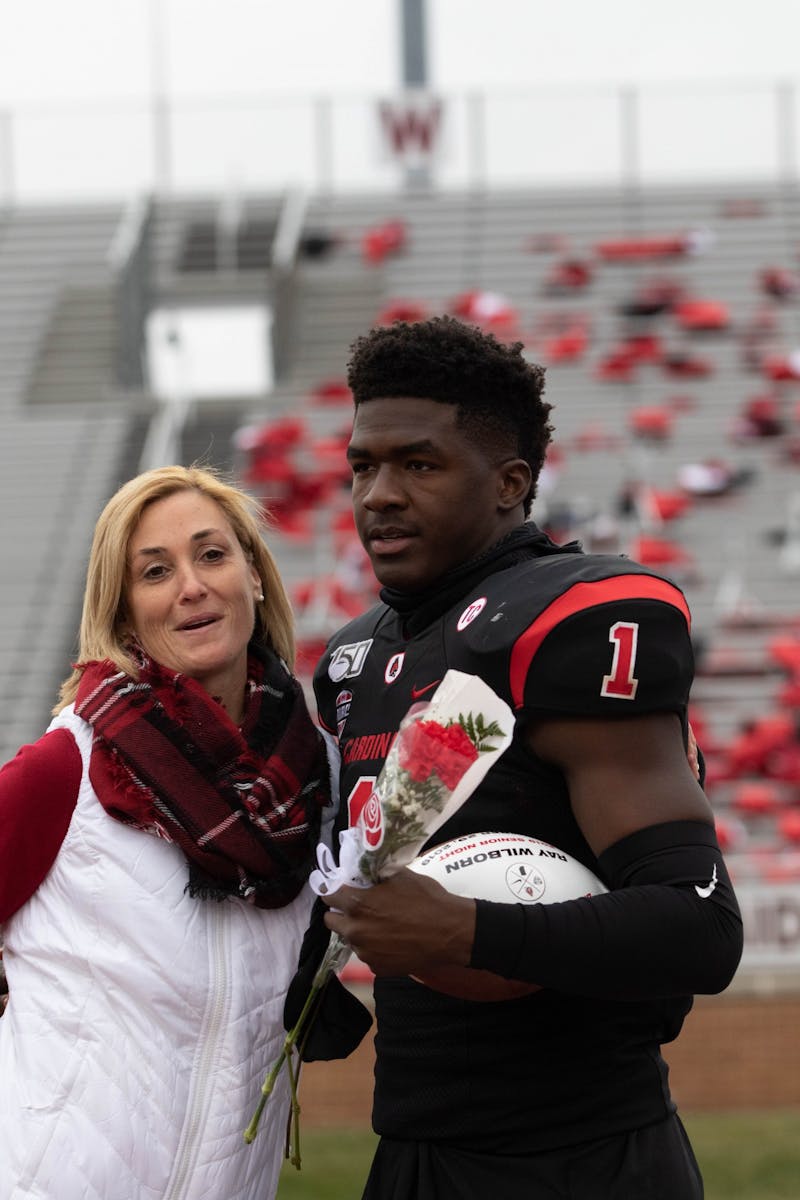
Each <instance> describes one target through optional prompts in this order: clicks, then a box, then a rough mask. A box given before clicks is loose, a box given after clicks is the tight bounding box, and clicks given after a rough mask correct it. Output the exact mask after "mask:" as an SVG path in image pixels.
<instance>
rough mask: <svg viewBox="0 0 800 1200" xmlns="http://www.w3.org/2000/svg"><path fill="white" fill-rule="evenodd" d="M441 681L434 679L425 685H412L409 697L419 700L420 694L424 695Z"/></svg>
mask: <svg viewBox="0 0 800 1200" xmlns="http://www.w3.org/2000/svg"><path fill="white" fill-rule="evenodd" d="M441 682H442V681H441V679H434V681H433V683H428V684H426V685H425V687H421V688H418V687H412V689H411V699H412V700H419V698H420V696H424V695H425V693H426V692H430V691H431V690H432V689H433V688H435V687H438V686H439V684H440V683H441Z"/></svg>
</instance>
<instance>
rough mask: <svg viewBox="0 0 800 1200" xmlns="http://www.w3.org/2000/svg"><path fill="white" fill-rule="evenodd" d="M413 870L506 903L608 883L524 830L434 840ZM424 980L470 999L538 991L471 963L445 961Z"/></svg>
mask: <svg viewBox="0 0 800 1200" xmlns="http://www.w3.org/2000/svg"><path fill="white" fill-rule="evenodd" d="M408 865H409V870H411V871H416V872H418V873H419V874H420V875H427V876H429V877H430V878H431V879H435V880H436V881H437V883H440V884H441V885H442V887H444V888H446V889H447V891H449V892H452V893H453V894H454V895H456V896H472V897H475V899H479V900H496V901H500V902H501V903H506V904H513V903H517V904H553V903H555V902H556V901H559V900H575V899H578V898H579V897H580V896H597V895H600V894H601V893H602V892H607V891H608V888H607V887H606V886H605V884H603V883H602V882H601V881H600V880H599V879H598V878H597V876H596V875H595V874H594V873H593V872H592V871H590V870H589V868H588V867H585V866H584V865H583V863H580V862H578V860H577V859H576V858H573V857H572V855H571V854H567V853H566V852H565V851H564V850H559V849H558V847H557V846H551V845H550V843H549V842H543V841H541V840H540V839H539V838H534V837H528V836H526V835H525V834H522V833H474V834H470V835H468V836H466V837H460V838H453V840H452V841H449V842H443V843H442V844H441V845H440V846H434V847H433V849H432V850H428V851H426V852H425V853H424V854H420V855H419V856H418V857H417V858H415V859H414V860H413V862H410V863H409V864H408ZM420 982H422V983H424V984H426V985H427V986H428V987H432V988H434V989H436V990H437V991H440V992H445V993H447V994H448V995H450V996H458V997H460V998H462V999H467V1000H510V999H515V998H517V997H519V996H524V995H527V994H528V993H530V992H535V991H538V990H539V989H538V987H537V985H536V984H529V983H523V982H522V981H520V980H514V979H505V978H504V977H503V976H502V975H495V974H493V973H492V972H491V971H480V970H476V969H474V968H472V967H440V968H436V969H431V970H429V971H427V972H426V974H425V977H424V978H420Z"/></svg>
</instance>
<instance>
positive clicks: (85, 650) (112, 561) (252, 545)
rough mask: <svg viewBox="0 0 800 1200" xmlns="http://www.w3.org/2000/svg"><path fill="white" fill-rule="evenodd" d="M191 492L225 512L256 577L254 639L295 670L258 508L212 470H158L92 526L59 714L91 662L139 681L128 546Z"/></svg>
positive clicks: (290, 626)
mask: <svg viewBox="0 0 800 1200" xmlns="http://www.w3.org/2000/svg"><path fill="white" fill-rule="evenodd" d="M187 491H196V492H200V493H201V495H203V496H207V497H208V498H209V500H213V501H214V502H215V503H216V504H218V505H219V507H220V508H221V509H222V511H223V512H224V514H225V516H226V517H227V519H228V521H229V522H230V525H231V527H232V529H233V531H234V533H235V534H236V537H237V538H238V540H239V544H240V545H241V547H242V549H243V550H244V553H245V555H246V556H247V558H248V560H249V561H250V562H251V563H252V564H253V566H254V567H255V569H256V571H257V572H258V576H259V579H260V580H261V585H262V590H263V592H264V599H263V600H259V601H257V602H256V624H255V630H254V632H253V638H254V639H255V640H256V641H257V642H258V641H260V642H261V643H262V644H263V645H266V646H269V647H271V648H272V649H273V650H275V652H276V653H277V654H279V655H280V657H281V658H282V659H284V661H285V662H286V663H287V664H288V665H289V667H290V668H291V669H293V668H294V661H295V637H294V616H293V614H292V608H291V604H290V603H289V597H288V596H287V594H286V589H285V588H284V586H283V581H282V579H281V577H280V574H279V572H278V568H277V565H276V563H275V560H274V558H273V557H272V554H271V553H270V551H269V550H268V549H267V545H266V543H265V541H264V538H265V536H266V534H267V533H268V531H269V524H268V521H267V518H266V516H265V514H264V513H263V511H262V510H261V508H260V506H259V505H258V503H257V501H256V500H255V499H253V497H252V496H248V495H247V493H246V492H243V491H242V490H241V489H240V488H238V487H234V486H233V485H232V484H230V483H226V482H225V481H224V480H223V478H222V477H221V475H219V474H218V472H216V471H215V470H213V469H212V468H209V467H196V466H192V467H180V466H172V467H156V468H155V469H154V470H152V471H145V472H143V473H142V474H141V475H137V476H136V477H135V478H134V479H131V480H129V481H128V482H127V483H125V484H123V485H122V487H121V488H120V489H119V491H117V492H115V494H114V495H113V496H112V497H111V499H110V500H109V501H108V503H107V504H106V506H105V508H104V509H103V511H102V513H101V514H100V518H99V520H98V522H97V525H96V526H95V531H94V538H93V540H92V548H91V551H90V553H89V565H88V568H87V572H86V590H85V592H84V598H83V614H82V616H81V625H80V634H79V642H78V661H77V664H76V666H75V668H74V670H73V672H72V674H71V675H70V676H69V678H68V679H65V680H64V683H63V684H62V685H61V690H60V693H59V698H58V703H57V704H56V706H55V708H54V709H53V712H54V713H58V712H60V711H61V709H62V708H64V706H65V705H67V704H71V703H72V701H73V700H74V699H75V696H76V694H77V691H78V684H79V682H80V678H81V674H82V672H83V665H84V664H85V663H87V662H91V661H93V660H98V659H100V660H102V659H110V660H111V662H113V663H114V664H115V665H116V666H117V667H118V668H119V670H121V671H124V672H125V674H126V675H130V676H131V678H133V679H136V678H137V675H138V673H137V670H136V666H135V664H134V662H133V660H132V659H131V657H130V655H129V654H128V653H127V652H126V649H125V643H126V640H127V637H126V628H125V624H126V619H127V613H126V607H125V593H126V588H125V582H126V577H127V566H128V545H129V543H130V539H131V536H132V534H133V532H134V530H135V529H136V526H137V525H138V523H139V520H140V518H141V516H142V513H143V512H144V509H145V508H146V507H147V505H148V504H152V503H153V502H154V501H155V500H163V499H164V497H165V496H171V495H173V493H175V492H187ZM127 636H129V635H127Z"/></svg>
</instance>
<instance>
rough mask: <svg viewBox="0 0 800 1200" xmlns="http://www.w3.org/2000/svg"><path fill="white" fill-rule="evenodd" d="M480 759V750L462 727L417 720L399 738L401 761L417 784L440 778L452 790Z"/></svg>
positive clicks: (399, 759)
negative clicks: (433, 776)
mask: <svg viewBox="0 0 800 1200" xmlns="http://www.w3.org/2000/svg"><path fill="white" fill-rule="evenodd" d="M477 757H478V751H477V750H476V748H475V746H474V744H473V743H472V742H471V741H470V739H469V737H468V735H467V733H466V732H465V730H464V729H462V728H461V726H460V725H440V724H439V723H438V721H416V722H414V724H413V725H411V726H409V728H408V729H405V730H404V731H403V734H402V736H401V738H400V743H399V753H398V761H399V763H400V766H401V767H402V768H403V769H404V770H405V771H408V773H409V775H410V776H411V778H412V779H413V780H414V782H415V783H422V782H423V781H424V780H426V779H429V778H430V777H431V775H438V776H439V778H440V779H441V781H442V783H443V784H444V785H445V787H446V788H448V789H449V790H450V791H453V789H454V788H455V787H456V785H457V783H458V782H459V780H460V779H461V777H462V775H464V773H465V772H466V771H467V769H468V768H469V767H470V766H471V765H472V763H474V762H475V759H476V758H477Z"/></svg>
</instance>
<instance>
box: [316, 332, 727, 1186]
mask: <svg viewBox="0 0 800 1200" xmlns="http://www.w3.org/2000/svg"><path fill="white" fill-rule="evenodd" d="M348 370H349V375H348V382H349V384H350V387H351V389H352V392H353V397H354V403H355V419H354V424H353V430H352V436H351V440H350V444H349V448H348V451H347V456H348V459H349V462H350V465H351V468H352V472H353V480H352V490H353V506H354V513H355V521H356V526H357V529H358V533H359V536H360V538H361V540H362V542H363V544H364V546H365V548H366V551H367V553H368V555H369V557H370V560H371V562H372V566H373V569H374V572H375V575H376V576H377V578H378V580H379V582H380V584H381V585H382V590H381V593H380V603H379V604H377V605H376V606H375V607H373V608H372V609H370V610H369V611H368V612H366V613H364V614H363V616H360V617H358V618H357V619H355V620H353V621H351V622H350V623H349V624H348V625H346V626H345V627H344V628H343V629H342V630H340V631H339V632H338V633H337V634H336V635H335V636H334V637H333V638H332V640H331V642H330V644H329V646H328V648H327V651H326V653H325V655H324V656H323V658H322V660H321V662H320V663H319V666H318V668H317V671H316V675H315V681H314V686H315V691H316V697H317V702H318V708H319V716H320V720H321V723H322V724H323V726H324V727H325V728H327V729H328V730H330V731H331V732H332V733H334V734H335V735H336V737H337V738H338V742H339V747H340V750H341V756H342V768H341V796H342V809H341V814H340V815H341V819H342V820H344V819H346V818H347V819H349V820H350V822H351V823H352V821H353V820H354V819H355V817H356V816H357V814H358V811H359V808H360V806H361V805H362V804H363V803H364V802H365V801H366V799H367V798H368V796H369V794H370V791H371V788H372V783H373V782H374V779H375V777H376V776H377V775H378V772H379V771H380V769H381V766H382V764H383V760H384V758H385V755H386V753H387V751H388V748H389V746H390V745H391V740H392V735H393V734H394V733H395V732H396V730H397V728H398V725H399V722H400V720H401V719H402V717H403V716H404V714H405V713H406V712H407V710H408V709H409V707H410V706H411V705H412V704H414V703H417V702H419V701H420V700H422V699H424V697H425V696H426V695H429V694H430V693H431V692H432V691H433V690H434V689H435V687H436V685H437V683H438V682H439V680H441V679H442V678H443V677H444V675H445V672H446V671H447V670H448V669H449V668H455V669H457V670H459V671H463V672H466V673H468V674H474V675H477V676H480V677H481V678H482V679H484V680H485V681H486V682H487V683H488V684H489V685H490V686H491V687H492V688H493V689H494V690H495V691H496V692H497V694H498V695H500V696H501V697H503V699H505V700H506V702H507V703H508V704H509V705H510V706H511V707H512V709H513V711H514V713H515V716H516V723H515V732H514V737H513V741H512V743H511V746H510V748H509V749H508V750H507V751H506V753H505V754H504V755H503V756H502V757H501V758H500V759H499V760H498V762H497V763H496V764H495V765H494V766H493V767H492V768H491V770H490V771H489V772H488V774H487V775H486V777H485V779H484V781H483V782H482V783H481V784H480V785H479V786H478V788H477V790H476V791H475V792H474V794H473V795H472V796H471V797H470V799H469V800H468V801H467V802H466V803H465V804H464V806H463V807H462V808H461V809H460V810H459V811H458V812H457V813H456V814H455V815H454V816H453V817H452V818H451V819H450V820H449V821H448V822H447V823H446V824H445V825H443V826H442V827H441V828H440V829H439V830H438V831H437V832H436V834H435V837H434V839H433V840H434V841H435V842H436V843H440V842H444V841H446V840H448V839H450V838H453V837H458V836H461V835H465V834H470V833H475V832H479V831H486V830H495V831H502V832H505V833H509V832H510V833H524V834H530V835H533V836H534V837H536V838H540V839H542V840H544V841H547V842H550V843H551V844H552V845H554V846H557V847H559V848H560V849H562V850H564V851H566V852H567V853H569V854H571V855H573V856H574V857H575V858H577V859H578V860H579V861H581V862H582V863H584V864H585V865H586V866H587V867H589V868H590V869H591V870H592V871H593V872H595V874H597V875H598V876H599V877H600V879H601V880H602V881H603V882H604V883H605V884H606V886H607V887H608V889H609V891H608V892H607V893H606V894H603V895H600V896H592V897H585V898H580V899H576V900H567V901H562V902H560V903H555V904H529V905H523V904H519V903H515V902H514V900H513V897H511V896H509V902H508V903H497V902H494V901H487V900H473V899H466V898H464V897H460V896H454V895H451V894H450V893H448V892H447V891H446V890H445V889H444V888H443V887H442V886H440V885H439V884H438V883H436V882H435V881H433V880H431V879H430V878H425V877H424V876H421V875H419V874H416V873H414V872H411V871H409V870H403V871H400V872H399V873H398V874H397V875H395V876H394V877H393V878H392V879H390V880H388V881H386V882H384V883H380V884H378V885H376V886H375V887H373V888H369V889H365V890H359V889H355V888H349V887H342V888H340V889H339V890H338V891H336V892H335V893H334V894H333V895H331V896H330V897H327V898H326V903H327V904H329V905H330V911H328V912H327V913H326V915H325V918H324V921H325V924H326V925H327V927H328V928H329V929H333V930H336V931H337V932H338V933H339V934H341V935H342V936H343V937H344V938H345V939H346V940H347V941H348V942H349V943H350V945H351V946H352V947H353V949H354V950H355V952H356V953H357V954H358V956H359V957H360V958H361V959H362V960H363V961H364V962H366V963H367V964H369V966H370V967H371V968H372V969H373V971H374V972H375V975H376V980H375V1005H376V1020H377V1037H376V1056H377V1057H376V1071H375V1095H374V1109H373V1125H374V1128H375V1130H376V1131H377V1133H378V1134H379V1135H380V1141H379V1144H378V1148H377V1152H376V1155H375V1158H374V1161H373V1164H372V1168H371V1172H370V1175H369V1179H368V1181H367V1183H366V1189H365V1191H364V1200H390V1198H391V1200H412V1198H413V1200H486V1197H487V1196H491V1195H497V1196H501V1197H506V1196H512V1195H520V1196H523V1195H524V1196H526V1197H539V1196H541V1197H545V1196H546V1197H548V1198H552V1200H556V1198H560V1197H563V1198H564V1200H566V1198H567V1197H569V1198H570V1200H579V1198H583V1200H600V1198H602V1200H611V1198H619V1200H622V1198H624V1200H634V1198H636V1200H638V1198H639V1197H643V1196H647V1197H648V1198H649V1200H699V1198H700V1197H701V1196H702V1194H703V1192H702V1182H701V1178H700V1172H699V1170H698V1166H697V1163H696V1161H695V1157H694V1155H693V1152H692V1149H691V1146H690V1145H689V1142H688V1140H687V1138H686V1134H685V1132H684V1130H683V1127H682V1125H681V1122H680V1120H679V1117H678V1115H677V1112H676V1106H675V1102H674V1100H673V1098H672V1097H671V1095H670V1090H669V1085H668V1079H667V1066H666V1064H665V1061H664V1059H663V1058H662V1054H661V1047H662V1045H663V1044H664V1043H668V1042H670V1041H671V1040H672V1039H674V1038H675V1037H676V1036H677V1035H678V1033H679V1032H680V1029H681V1025H682V1023H683V1020H684V1018H685V1016H686V1014H687V1013H688V1011H689V1009H690V1007H691V1004H692V996H693V994H695V993H716V992H719V991H721V990H723V989H724V988H725V987H726V986H727V985H728V984H729V983H730V981H731V979H732V977H733V975H734V972H735V970H736V967H737V965H738V962H739V957H740V954H741V948H742V927H741V918H740V914H739V910H738V906H737V902H736V898H735V895H734V892H733V890H732V887H731V883H730V879H729V876H728V873H727V871H726V868H725V863H724V861H723V858H722V855H721V853H720V849H719V845H718V843H717V839H716V836H715V832H714V821H713V816H712V812H711V809H710V806H709V804H708V801H707V799H706V797H705V795H704V793H703V790H702V788H701V786H700V784H699V782H698V779H697V778H696V773H695V771H694V770H693V769H692V763H691V757H692V753H693V751H692V747H691V745H690V733H689V727H688V721H687V701H688V696H689V689H690V686H691V683H692V676H693V659H692V643H691V638H690V613H689V609H688V607H687V603H686V600H685V598H684V596H683V594H682V592H681V591H680V590H679V588H678V587H676V586H675V584H674V583H672V582H670V581H669V580H668V579H666V578H663V577H661V576H659V575H657V574H655V573H654V572H652V571H650V570H647V569H645V568H644V567H642V566H641V565H639V564H637V563H635V562H632V561H630V560H628V559H626V558H624V557H620V556H615V555H602V556H601V555H590V554H584V553H583V552H582V550H581V547H580V546H579V545H578V544H577V543H570V544H568V545H563V546H561V545H556V544H555V543H553V542H552V541H551V540H550V539H549V538H548V537H547V536H546V535H545V534H544V533H543V532H541V531H540V530H539V529H538V528H537V526H536V525H535V524H534V523H533V522H532V521H531V520H529V517H530V513H531V506H532V502H533V500H534V497H535V494H536V482H537V478H538V475H539V472H540V471H541V469H542V465H543V463H544V459H545V454H546V451H547V446H548V443H549V441H550V438H551V433H552V427H551V425H550V423H549V415H550V411H551V406H550V405H549V404H548V403H546V402H545V401H544V400H543V398H542V391H543V381H544V372H543V370H542V368H541V367H539V366H537V365H535V364H533V363H530V362H528V361H527V360H526V359H525V357H524V355H523V353H522V347H521V345H520V344H514V345H510V346H509V345H503V344H501V343H500V342H498V341H497V340H495V338H494V337H493V336H492V335H490V334H486V333H483V332H481V331H480V330H478V329H477V328H473V327H470V326H467V325H465V324H463V323H461V322H459V321H457V320H455V319H453V318H449V317H435V318H432V319H430V320H426V321H420V322H418V323H413V324H412V323H398V324H395V325H391V326H385V327H381V328H378V329H374V330H373V331H372V332H370V333H368V334H367V335H365V336H363V337H361V338H359V339H358V340H357V341H356V342H355V344H354V347H353V353H352V356H351V359H350V362H349V367H348ZM440 966H452V967H455V966H460V967H467V968H473V969H474V968H478V969H481V970H484V971H485V970H488V971H491V972H493V973H495V974H496V975H497V976H500V977H503V978H506V979H509V980H513V981H527V982H529V983H534V984H537V985H539V989H538V990H536V991H534V992H532V993H530V994H527V995H524V996H522V997H521V998H516V999H509V1000H501V1001H496V1000H493V1001H489V1002H482V1001H480V1000H474V999H469V1000H467V999H459V998H454V997H453V996H450V995H445V994H443V993H441V992H437V991H436V990H434V989H433V988H431V987H427V986H425V985H424V984H422V983H420V982H418V980H417V979H414V978H412V976H417V977H423V978H424V976H425V973H426V968H427V969H431V968H434V967H440ZM513 994H518V992H517V993H513Z"/></svg>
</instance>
